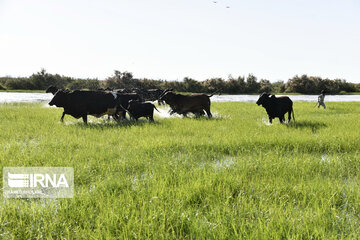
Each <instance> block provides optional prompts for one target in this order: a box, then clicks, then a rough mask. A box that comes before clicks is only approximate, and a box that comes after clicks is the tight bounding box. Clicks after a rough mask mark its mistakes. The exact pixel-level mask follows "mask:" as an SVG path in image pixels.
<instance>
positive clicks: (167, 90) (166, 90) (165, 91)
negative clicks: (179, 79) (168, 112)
mask: <svg viewBox="0 0 360 240" xmlns="http://www.w3.org/2000/svg"><path fill="white" fill-rule="evenodd" d="M169 91H171V90H170V89H165V90H164V91H163V93H162V94H160V96H159V99H160V98H161V97H162V96H164V95H165V93H167V92H169Z"/></svg>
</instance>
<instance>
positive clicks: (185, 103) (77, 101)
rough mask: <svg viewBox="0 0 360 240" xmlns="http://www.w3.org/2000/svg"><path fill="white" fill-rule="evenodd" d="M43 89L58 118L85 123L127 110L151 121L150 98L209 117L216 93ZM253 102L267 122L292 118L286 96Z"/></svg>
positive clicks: (173, 109)
mask: <svg viewBox="0 0 360 240" xmlns="http://www.w3.org/2000/svg"><path fill="white" fill-rule="evenodd" d="M46 92H47V93H52V94H53V95H54V97H53V98H52V100H51V101H50V102H49V105H50V106H53V105H55V106H56V107H61V108H63V109H64V111H63V114H62V116H61V119H60V120H61V121H63V120H64V117H65V115H66V114H68V115H71V116H73V117H74V118H77V119H78V118H82V119H83V121H84V123H87V116H88V115H92V116H95V117H101V116H103V115H108V116H109V118H110V116H111V117H112V118H113V119H115V120H116V121H118V120H120V119H125V117H126V113H128V115H129V117H130V119H135V120H138V119H139V118H140V117H146V118H147V119H149V120H150V121H154V117H153V115H154V109H155V110H157V108H156V107H155V105H154V104H152V103H150V101H158V103H159V104H164V102H165V103H166V104H168V105H169V106H170V108H171V110H170V115H172V114H174V113H177V114H179V115H183V116H187V114H189V113H193V114H194V115H195V116H196V117H199V116H203V115H205V113H206V114H207V116H208V118H211V117H212V114H211V111H210V97H212V96H213V95H214V94H215V93H216V92H215V93H213V94H211V95H207V94H190V95H184V94H178V93H175V92H173V91H172V90H171V89H166V90H161V89H148V90H142V91H140V90H135V91H131V90H126V89H115V90H114V89H99V90H97V91H83V90H75V91H69V90H63V89H58V88H56V87H54V86H50V87H49V88H48V89H47V90H46ZM256 104H258V105H262V106H263V107H264V108H265V109H266V112H267V114H268V116H269V121H270V123H272V120H273V119H274V118H279V120H280V122H281V123H283V122H284V121H285V113H288V115H289V121H290V120H291V113H292V115H293V118H294V111H293V103H292V101H291V99H290V98H289V97H279V98H277V97H275V96H274V95H272V96H270V95H269V94H267V93H263V94H261V95H260V97H259V99H258V101H257V102H256ZM157 111H158V110H157ZM294 120H295V118H294Z"/></svg>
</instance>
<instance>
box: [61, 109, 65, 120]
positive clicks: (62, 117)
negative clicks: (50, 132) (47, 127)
mask: <svg viewBox="0 0 360 240" xmlns="http://www.w3.org/2000/svg"><path fill="white" fill-rule="evenodd" d="M64 117H65V111H64V112H63V114H62V116H61V118H60V122H64Z"/></svg>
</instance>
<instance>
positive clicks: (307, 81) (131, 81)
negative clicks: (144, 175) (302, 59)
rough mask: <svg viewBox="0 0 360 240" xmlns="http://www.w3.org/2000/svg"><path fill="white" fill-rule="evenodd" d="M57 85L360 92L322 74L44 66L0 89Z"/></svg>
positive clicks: (4, 81) (2, 81)
mask: <svg viewBox="0 0 360 240" xmlns="http://www.w3.org/2000/svg"><path fill="white" fill-rule="evenodd" d="M50 85H54V86H57V87H59V88H64V89H65V88H68V89H71V90H74V89H89V90H96V89H99V88H107V87H109V88H116V89H117V88H129V89H131V88H138V89H149V88H160V89H167V88H172V89H174V90H175V91H179V92H205V93H210V92H214V91H216V90H218V89H221V92H222V93H228V94H248V93H261V92H270V93H290V92H291V93H303V94H318V93H319V92H320V91H321V90H323V89H325V90H326V91H327V92H328V93H331V94H338V93H350V92H359V91H360V84H355V83H349V82H346V81H345V80H344V79H333V80H332V79H327V78H326V79H322V78H321V77H314V76H307V75H302V76H300V77H299V76H298V75H296V76H295V77H293V78H291V79H289V80H288V81H287V82H286V83H285V82H283V81H278V82H274V83H271V82H270V81H269V80H266V79H260V80H258V79H257V77H256V76H254V75H252V74H249V75H248V76H247V77H245V76H239V77H232V76H231V75H230V76H229V77H228V79H222V78H211V79H207V80H205V81H197V80H195V79H192V78H189V77H186V78H184V79H183V81H167V80H152V79H147V78H143V79H136V78H134V77H133V75H132V73H131V72H126V71H125V72H120V71H117V70H115V72H114V75H112V76H110V77H108V78H106V79H105V80H98V79H75V78H72V77H67V76H61V75H59V74H50V73H47V72H46V70H45V69H42V70H41V71H40V72H37V73H34V74H33V75H31V76H30V77H17V78H14V77H0V90H4V89H7V90H15V89H25V90H45V89H46V88H47V87H48V86H50Z"/></svg>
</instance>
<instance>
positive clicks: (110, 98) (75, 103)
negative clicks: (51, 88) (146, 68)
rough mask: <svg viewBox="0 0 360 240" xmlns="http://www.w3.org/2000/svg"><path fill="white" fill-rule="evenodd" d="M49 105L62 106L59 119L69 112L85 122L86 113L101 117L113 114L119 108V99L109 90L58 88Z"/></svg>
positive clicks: (62, 118)
mask: <svg viewBox="0 0 360 240" xmlns="http://www.w3.org/2000/svg"><path fill="white" fill-rule="evenodd" d="M49 105H50V106H53V105H55V106H56V107H62V108H64V112H63V115H62V117H61V119H60V120H61V121H63V120H64V116H65V114H69V115H71V116H73V117H74V118H77V119H78V118H81V117H82V119H83V121H84V123H87V115H92V116H95V117H101V116H103V115H105V114H109V115H113V114H115V113H116V112H117V109H118V108H119V99H118V96H117V95H116V94H114V93H110V92H103V91H80V90H76V91H73V92H66V91H63V90H59V91H57V92H56V94H55V95H54V97H53V99H52V100H51V101H50V102H49Z"/></svg>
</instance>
